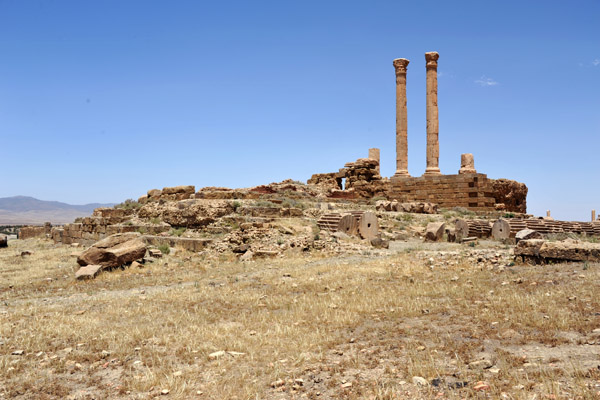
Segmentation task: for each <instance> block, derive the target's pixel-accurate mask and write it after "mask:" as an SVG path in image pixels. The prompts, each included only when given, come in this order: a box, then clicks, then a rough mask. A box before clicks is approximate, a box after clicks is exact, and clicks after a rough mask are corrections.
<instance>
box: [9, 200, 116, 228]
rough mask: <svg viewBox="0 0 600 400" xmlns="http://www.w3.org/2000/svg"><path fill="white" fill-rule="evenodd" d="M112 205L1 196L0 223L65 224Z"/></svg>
mask: <svg viewBox="0 0 600 400" xmlns="http://www.w3.org/2000/svg"><path fill="white" fill-rule="evenodd" d="M112 206H114V204H100V203H91V204H84V205H71V204H66V203H61V202H59V201H44V200H38V199H35V198H33V197H27V196H14V197H3V198H0V225H17V224H19V225H20V224H23V225H27V224H29V225H38V224H43V223H44V222H50V223H52V224H57V225H60V224H66V223H70V222H73V220H74V219H75V218H78V217H86V216H89V215H90V214H91V213H92V211H94V209H95V208H98V207H112Z"/></svg>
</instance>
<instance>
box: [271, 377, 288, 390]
mask: <svg viewBox="0 0 600 400" xmlns="http://www.w3.org/2000/svg"><path fill="white" fill-rule="evenodd" d="M283 385H285V381H284V380H283V379H277V380H276V381H274V382H271V387H272V388H278V387H281V386H283Z"/></svg>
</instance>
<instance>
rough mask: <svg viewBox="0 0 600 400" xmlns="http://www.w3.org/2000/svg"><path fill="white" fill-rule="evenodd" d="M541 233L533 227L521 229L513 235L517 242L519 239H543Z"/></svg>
mask: <svg viewBox="0 0 600 400" xmlns="http://www.w3.org/2000/svg"><path fill="white" fill-rule="evenodd" d="M543 237H544V236H543V235H542V234H541V233H539V232H538V231H534V230H533V229H523V230H520V231H519V232H517V234H516V235H515V241H516V242H517V243H519V242H520V241H521V240H529V239H543Z"/></svg>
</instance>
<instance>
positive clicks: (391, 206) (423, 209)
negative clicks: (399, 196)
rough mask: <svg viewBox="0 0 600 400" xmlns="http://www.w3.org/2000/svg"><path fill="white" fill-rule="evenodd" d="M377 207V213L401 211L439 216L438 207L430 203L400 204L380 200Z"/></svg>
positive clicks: (394, 201)
mask: <svg viewBox="0 0 600 400" xmlns="http://www.w3.org/2000/svg"><path fill="white" fill-rule="evenodd" d="M375 207H376V209H377V211H401V212H408V213H415V214H437V212H438V205H437V204H434V203H428V202H422V201H421V202H415V201H413V202H409V203H400V202H398V201H396V200H393V201H389V200H379V201H378V202H377V203H376V204H375Z"/></svg>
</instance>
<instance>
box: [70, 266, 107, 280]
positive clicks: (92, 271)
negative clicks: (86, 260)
mask: <svg viewBox="0 0 600 400" xmlns="http://www.w3.org/2000/svg"><path fill="white" fill-rule="evenodd" d="M103 268H104V267H102V265H93V264H90V265H87V266H85V267H81V268H79V269H78V270H77V272H75V279H78V280H83V279H93V278H95V277H96V275H98V274H99V273H100V271H102V269H103Z"/></svg>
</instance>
